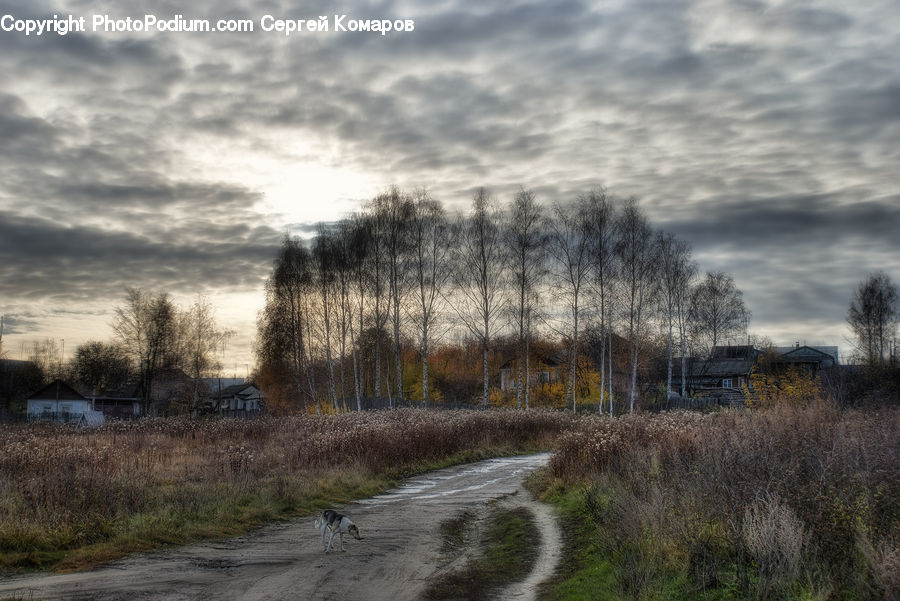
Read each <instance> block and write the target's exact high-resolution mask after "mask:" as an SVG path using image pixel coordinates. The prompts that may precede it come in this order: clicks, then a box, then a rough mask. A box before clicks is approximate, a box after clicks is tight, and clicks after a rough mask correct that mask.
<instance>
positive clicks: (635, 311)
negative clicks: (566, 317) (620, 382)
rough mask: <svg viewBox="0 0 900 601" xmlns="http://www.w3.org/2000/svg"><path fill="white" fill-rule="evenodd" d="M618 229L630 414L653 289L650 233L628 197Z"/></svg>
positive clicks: (638, 210)
mask: <svg viewBox="0 0 900 601" xmlns="http://www.w3.org/2000/svg"><path fill="white" fill-rule="evenodd" d="M618 230H619V236H618V242H617V245H616V251H617V252H616V254H617V256H618V258H619V265H620V274H621V280H622V287H623V293H624V296H625V307H624V309H625V319H626V320H627V322H628V338H629V342H630V345H631V387H630V391H629V397H628V410H629V412H633V411H634V402H635V400H636V399H637V393H638V382H637V372H638V360H639V353H640V346H641V338H642V336H643V334H644V332H645V330H646V323H645V318H646V317H647V313H648V310H647V308H648V306H649V305H650V303H651V301H652V298H653V295H654V293H655V289H656V257H655V256H654V252H653V251H654V244H653V230H652V228H651V227H650V224H649V223H648V222H647V218H646V217H645V216H644V214H643V213H642V212H641V210H640V207H639V206H638V203H637V200H636V199H634V198H632V199H629V200H627V201H626V202H625V206H624V207H623V209H622V213H621V215H620V217H619V227H618Z"/></svg>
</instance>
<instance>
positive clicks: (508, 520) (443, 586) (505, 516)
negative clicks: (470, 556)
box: [425, 507, 540, 601]
mask: <svg viewBox="0 0 900 601" xmlns="http://www.w3.org/2000/svg"><path fill="white" fill-rule="evenodd" d="M473 521H474V516H473V515H472V514H467V513H464V514H461V515H460V516H457V517H455V518H451V519H450V520H447V521H446V522H444V524H442V526H441V533H442V535H443V537H444V544H445V549H446V548H447V547H448V546H449V547H458V546H459V545H461V544H462V543H463V541H464V539H465V537H466V532H467V531H468V530H469V529H470V528H471V527H472V522H473ZM483 523H484V524H485V525H484V527H483V532H482V533H481V536H480V537H479V540H478V543H477V549H476V551H477V558H476V559H474V560H472V561H471V562H469V563H468V565H466V566H465V567H463V568H462V569H459V570H456V571H454V572H451V573H450V574H447V575H446V576H444V577H442V578H440V579H438V580H437V581H435V582H433V583H432V584H431V586H429V588H428V589H427V590H426V592H425V598H426V599H428V600H429V601H451V600H466V601H480V600H484V599H490V598H491V597H492V596H493V595H494V594H496V592H497V591H498V590H499V589H501V588H502V587H504V586H507V585H509V584H512V583H514V582H518V581H519V580H522V579H523V578H525V577H526V576H527V575H528V574H529V573H530V572H531V570H532V568H533V567H534V563H535V561H536V559H537V552H538V549H539V547H540V544H539V541H540V533H539V532H538V529H537V526H536V525H535V523H534V516H532V514H531V512H530V511H528V510H527V509H525V508H522V507H519V508H514V509H495V510H493V511H491V512H490V514H488V516H487V517H486V518H485V520H484V522H483Z"/></svg>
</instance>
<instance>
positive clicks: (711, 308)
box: [690, 271, 750, 353]
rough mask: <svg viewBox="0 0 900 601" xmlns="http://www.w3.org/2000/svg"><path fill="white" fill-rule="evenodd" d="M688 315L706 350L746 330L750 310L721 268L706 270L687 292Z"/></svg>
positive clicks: (731, 280) (709, 350) (708, 350)
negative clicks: (689, 296) (688, 302)
mask: <svg viewBox="0 0 900 601" xmlns="http://www.w3.org/2000/svg"><path fill="white" fill-rule="evenodd" d="M690 319H691V322H692V325H693V330H694V335H695V336H696V338H697V339H698V340H701V341H703V342H704V343H705V346H706V351H707V353H709V352H711V351H712V349H713V348H714V347H716V346H718V345H719V343H720V342H722V341H724V340H727V339H728V338H729V337H732V336H738V335H741V336H742V335H743V334H744V333H745V332H746V331H747V325H748V324H749V322H750V311H748V310H747V307H746V305H744V295H743V293H742V292H741V291H740V290H739V289H738V288H737V286H735V284H734V278H732V277H731V276H730V275H728V274H727V273H724V272H722V271H708V272H707V273H706V278H704V280H703V281H702V282H700V283H699V284H697V286H695V287H694V289H693V291H692V292H691V304H690Z"/></svg>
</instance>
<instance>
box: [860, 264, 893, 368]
mask: <svg viewBox="0 0 900 601" xmlns="http://www.w3.org/2000/svg"><path fill="white" fill-rule="evenodd" d="M898 322H900V292H898V290H897V286H895V285H894V284H893V283H892V282H891V278H890V277H888V275H887V274H886V273H884V272H878V273H873V274H870V275H869V276H868V277H867V278H866V279H865V280H864V281H862V282H860V283H859V286H858V287H857V289H856V292H855V294H854V295H853V298H852V299H851V300H850V309H849V310H848V312H847V323H848V324H849V325H850V329H851V330H852V331H853V333H854V334H855V335H856V341H857V342H856V348H857V352H858V353H859V354H860V355H861V356H862V358H863V359H865V361H866V363H867V364H868V365H872V366H876V365H879V364H881V363H882V362H884V361H885V359H886V355H887V354H888V351H889V349H890V344H891V342H892V341H893V340H894V337H895V335H896V331H897V325H898Z"/></svg>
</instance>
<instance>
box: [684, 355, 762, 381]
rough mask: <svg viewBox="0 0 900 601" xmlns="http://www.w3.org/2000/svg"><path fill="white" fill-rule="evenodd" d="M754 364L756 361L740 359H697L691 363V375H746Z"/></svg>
mask: <svg viewBox="0 0 900 601" xmlns="http://www.w3.org/2000/svg"><path fill="white" fill-rule="evenodd" d="M754 365H756V361H748V360H742V359H710V360H709V361H697V362H695V363H693V364H692V365H691V375H692V376H705V377H711V378H727V377H730V376H746V375H747V374H749V373H750V370H752V369H753V366H754Z"/></svg>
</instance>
